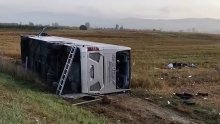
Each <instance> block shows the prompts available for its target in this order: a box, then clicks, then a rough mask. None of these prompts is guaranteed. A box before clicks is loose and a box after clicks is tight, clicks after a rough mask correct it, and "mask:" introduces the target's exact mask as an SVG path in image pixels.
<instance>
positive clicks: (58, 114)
mask: <svg viewBox="0 0 220 124" xmlns="http://www.w3.org/2000/svg"><path fill="white" fill-rule="evenodd" d="M0 99H1V100H0V111H1V113H0V124H27V123H28V124H29V123H33V124H48V123H58V124H73V123H74V124H75V123H79V124H82V123H83V124H84V123H85V124H97V123H100V124H103V123H107V122H106V120H105V119H104V118H101V117H96V116H94V115H93V114H91V113H90V112H88V111H85V110H82V109H80V108H77V107H75V106H71V104H69V103H68V102H65V101H64V100H62V99H60V98H58V97H57V96H56V95H51V94H50V93H47V92H43V91H42V90H40V89H38V87H37V85H33V84H31V83H26V82H23V81H17V80H16V81H15V80H14V78H12V77H11V76H9V75H5V74H3V73H0Z"/></svg>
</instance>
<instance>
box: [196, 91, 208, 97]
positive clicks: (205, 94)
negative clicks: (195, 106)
mask: <svg viewBox="0 0 220 124" xmlns="http://www.w3.org/2000/svg"><path fill="white" fill-rule="evenodd" d="M208 95H209V94H208V93H201V92H198V93H197V94H196V96H203V97H204V96H208Z"/></svg>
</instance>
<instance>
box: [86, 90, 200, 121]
mask: <svg viewBox="0 0 220 124" xmlns="http://www.w3.org/2000/svg"><path fill="white" fill-rule="evenodd" d="M109 98H110V99H111V104H102V103H101V102H97V103H92V104H87V105H84V106H83V107H84V108H85V109H89V110H90V111H92V112H94V113H97V114H99V115H104V116H106V117H107V118H109V119H110V120H112V121H113V123H135V124H143V123H148V124H155V123H156V124H161V123H166V124H170V123H183V124H188V123H202V122H199V121H196V120H193V119H190V118H188V117H184V116H183V115H181V114H179V113H177V112H175V111H172V110H168V109H164V108H162V107H159V106H158V105H155V104H153V103H151V102H148V101H146V100H143V99H140V98H135V97H131V96H129V95H128V94H122V95H111V96H109Z"/></svg>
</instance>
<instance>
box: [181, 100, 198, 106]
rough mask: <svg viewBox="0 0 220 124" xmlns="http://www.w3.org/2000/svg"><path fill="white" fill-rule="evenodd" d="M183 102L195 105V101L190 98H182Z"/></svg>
mask: <svg viewBox="0 0 220 124" xmlns="http://www.w3.org/2000/svg"><path fill="white" fill-rule="evenodd" d="M183 103H185V104H186V105H195V104H196V103H195V102H194V101H193V100H191V99H188V100H184V101H183Z"/></svg>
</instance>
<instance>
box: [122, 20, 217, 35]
mask: <svg viewBox="0 0 220 124" xmlns="http://www.w3.org/2000/svg"><path fill="white" fill-rule="evenodd" d="M119 22H120V23H121V24H123V25H124V27H127V28H136V29H161V30H164V31H181V30H182V31H187V32H206V33H220V19H210V18H204V19H196V18H188V19H170V20H165V19H158V20H156V19H136V18H126V19H122V20H119Z"/></svg>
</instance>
